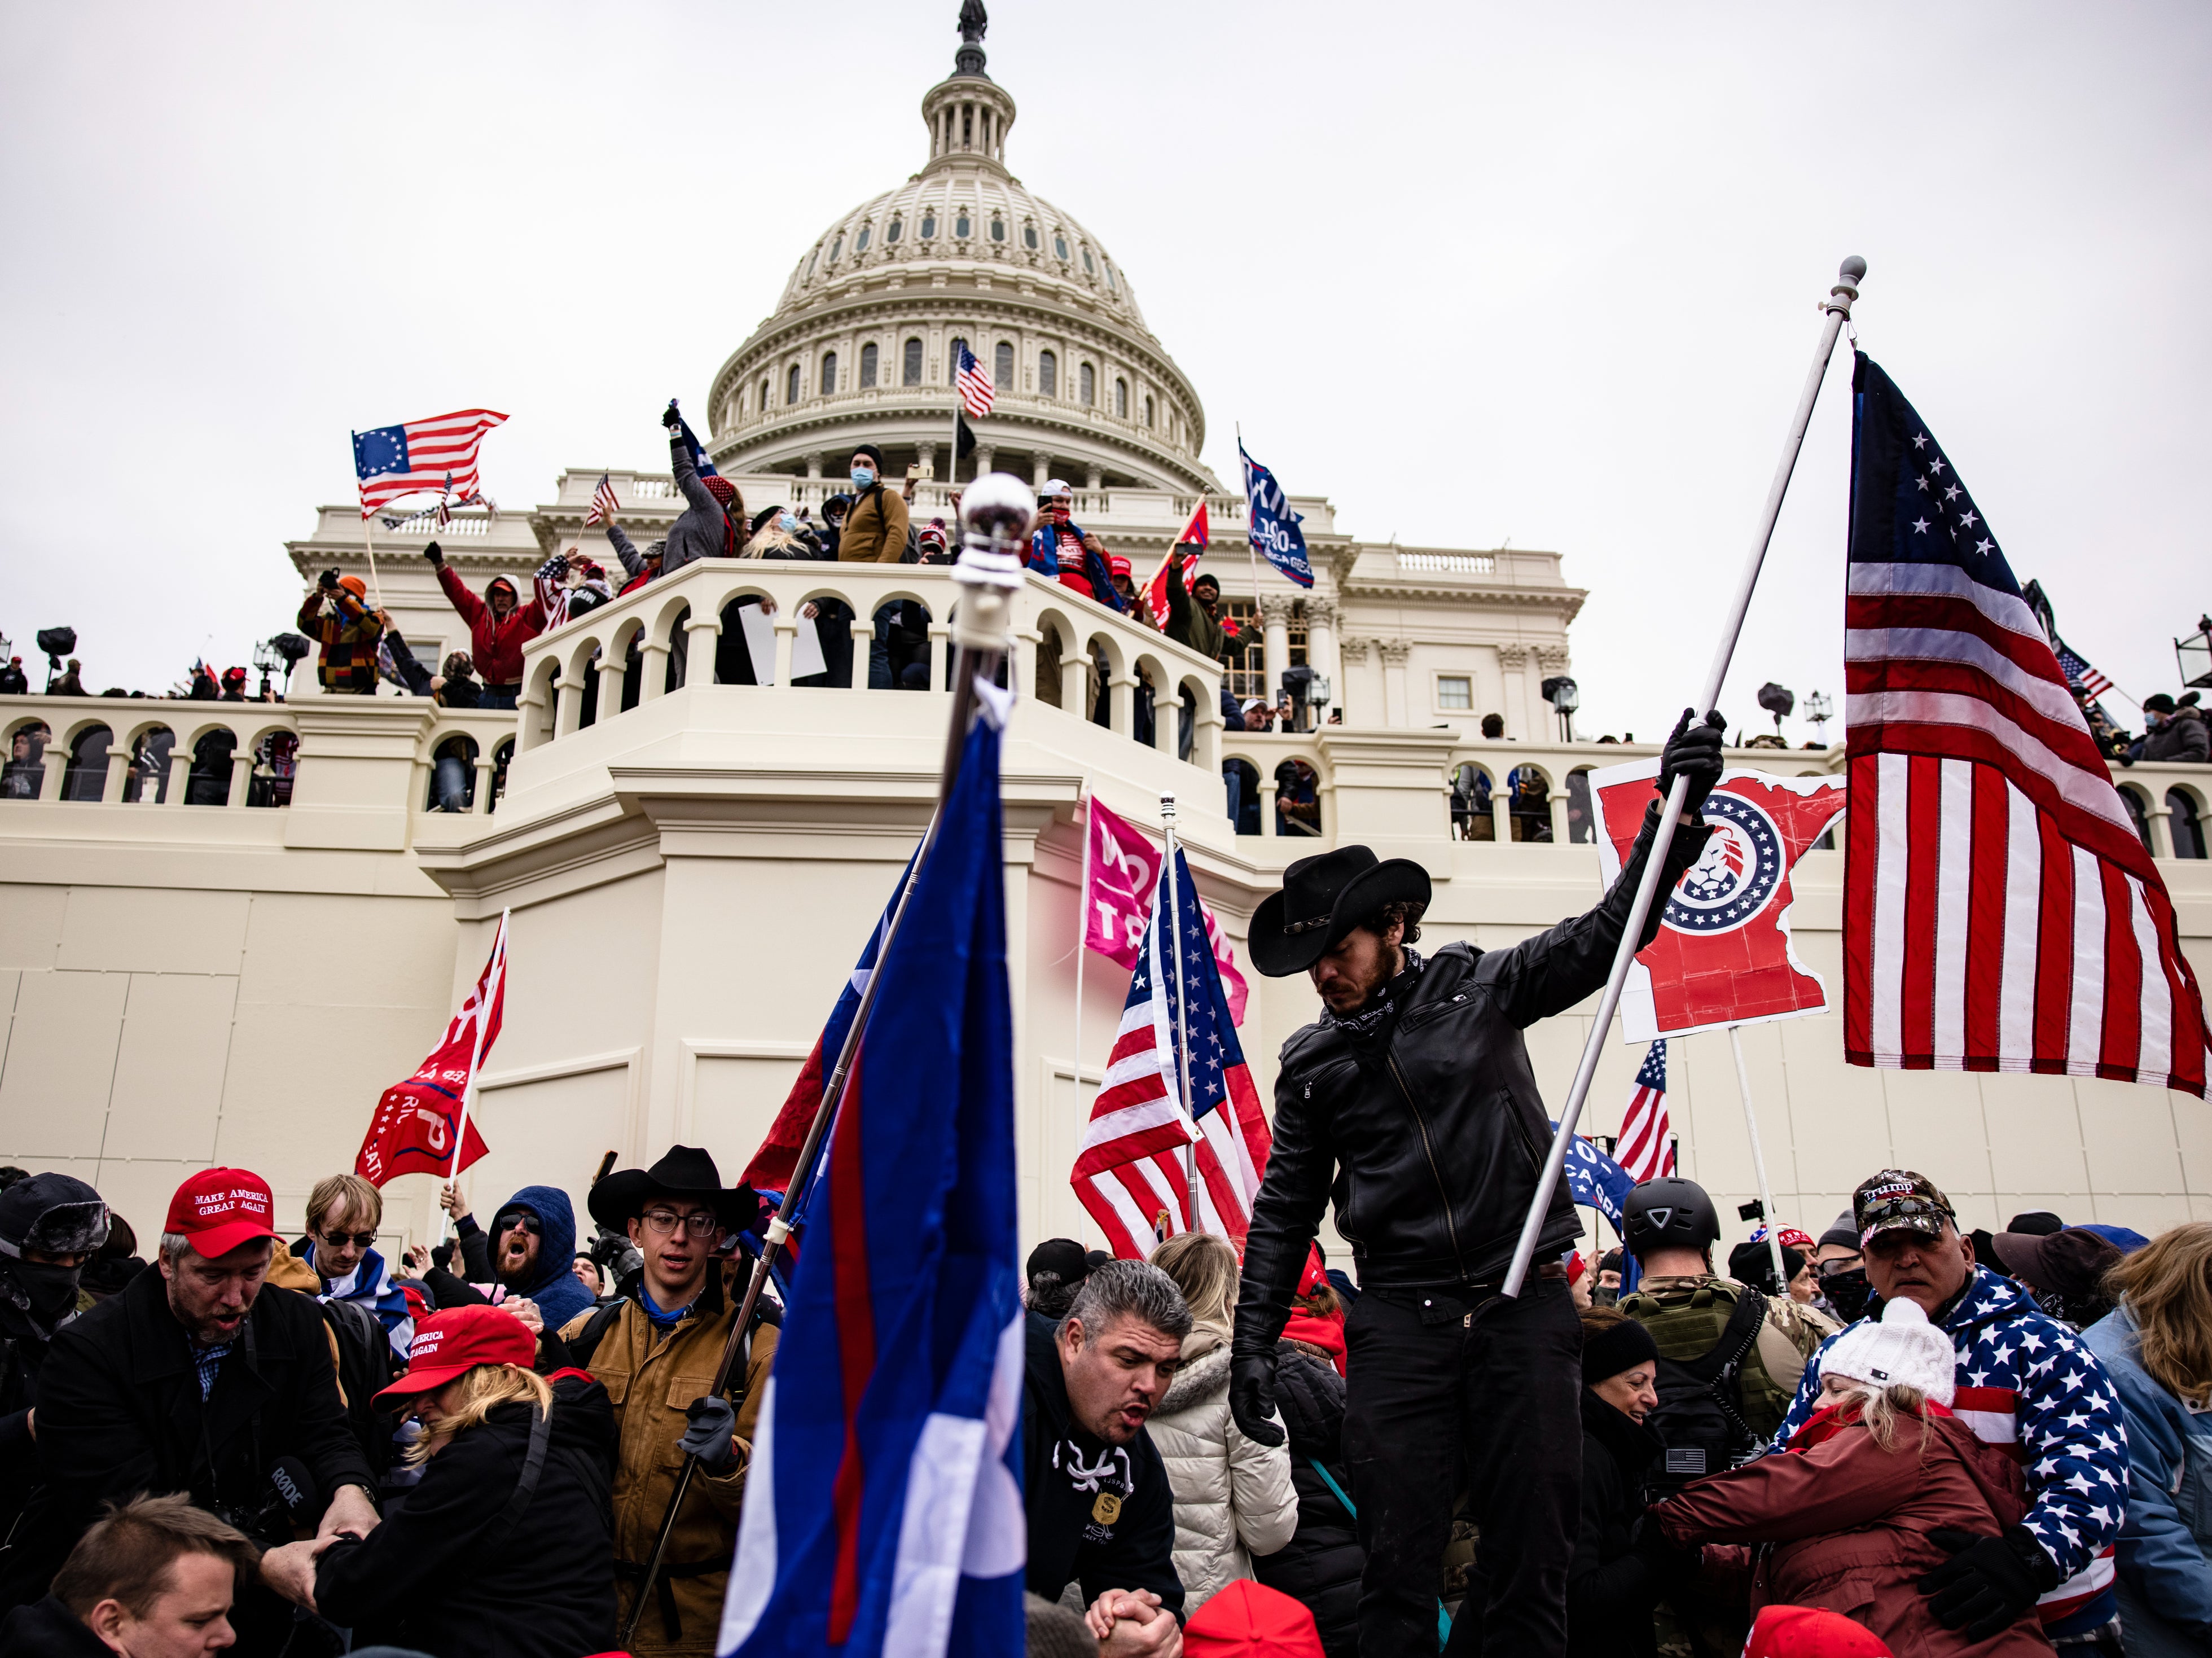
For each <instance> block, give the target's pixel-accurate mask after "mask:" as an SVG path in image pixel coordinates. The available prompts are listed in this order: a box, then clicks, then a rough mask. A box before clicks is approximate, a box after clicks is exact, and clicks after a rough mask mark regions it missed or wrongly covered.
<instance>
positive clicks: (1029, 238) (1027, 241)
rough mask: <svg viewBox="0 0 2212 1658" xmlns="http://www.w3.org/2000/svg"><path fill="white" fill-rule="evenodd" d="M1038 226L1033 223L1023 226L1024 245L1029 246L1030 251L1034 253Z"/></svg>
mask: <svg viewBox="0 0 2212 1658" xmlns="http://www.w3.org/2000/svg"><path fill="white" fill-rule="evenodd" d="M1036 245H1037V234H1036V226H1035V225H1033V224H1025V225H1024V226H1023V227H1022V246H1024V247H1026V248H1028V249H1029V250H1030V252H1032V253H1034V252H1036Z"/></svg>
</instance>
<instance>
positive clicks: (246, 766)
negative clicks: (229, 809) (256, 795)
mask: <svg viewBox="0 0 2212 1658" xmlns="http://www.w3.org/2000/svg"><path fill="white" fill-rule="evenodd" d="M252 776H253V750H251V749H238V750H233V752H232V754H231V756H230V797H229V799H226V800H225V801H224V802H223V805H226V806H243V805H245V804H246V790H247V788H248V786H249V785H250V783H251V781H252Z"/></svg>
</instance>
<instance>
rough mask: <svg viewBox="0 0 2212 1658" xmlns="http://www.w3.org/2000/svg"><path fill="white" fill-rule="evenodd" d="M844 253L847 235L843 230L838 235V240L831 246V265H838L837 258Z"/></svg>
mask: <svg viewBox="0 0 2212 1658" xmlns="http://www.w3.org/2000/svg"><path fill="white" fill-rule="evenodd" d="M844 251H845V233H844V232H843V231H842V230H841V231H839V232H838V233H837V239H836V240H835V241H833V242H831V243H830V244H829V263H830V264H836V263H837V256H838V255H839V254H840V253H842V252H844Z"/></svg>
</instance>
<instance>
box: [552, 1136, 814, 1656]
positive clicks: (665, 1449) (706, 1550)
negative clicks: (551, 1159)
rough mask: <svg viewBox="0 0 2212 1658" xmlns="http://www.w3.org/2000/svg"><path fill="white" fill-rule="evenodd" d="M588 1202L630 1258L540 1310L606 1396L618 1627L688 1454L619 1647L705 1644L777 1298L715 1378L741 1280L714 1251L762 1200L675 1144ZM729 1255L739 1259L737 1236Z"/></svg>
mask: <svg viewBox="0 0 2212 1658" xmlns="http://www.w3.org/2000/svg"><path fill="white" fill-rule="evenodd" d="M591 1207H592V1219H594V1220H596V1221H598V1222H599V1224H601V1225H603V1226H607V1227H619V1228H621V1229H623V1230H625V1231H626V1232H627V1233H628V1234H629V1238H630V1241H631V1242H634V1243H635V1244H636V1245H637V1247H638V1248H639V1249H640V1250H641V1252H642V1254H643V1262H642V1265H641V1269H640V1271H639V1272H638V1275H637V1276H636V1278H634V1279H630V1280H628V1281H626V1283H625V1284H624V1288H623V1295H622V1297H620V1298H619V1299H618V1300H617V1301H615V1302H614V1303H611V1305H608V1306H605V1307H600V1308H597V1309H593V1308H592V1307H591V1306H590V1305H589V1297H586V1298H585V1308H584V1310H583V1311H581V1312H580V1313H579V1314H577V1315H574V1316H572V1317H571V1318H569V1319H568V1321H566V1323H565V1324H562V1325H561V1326H558V1328H559V1330H560V1338H559V1339H560V1341H561V1342H562V1344H564V1345H565V1346H566V1348H567V1352H566V1355H565V1357H566V1361H567V1362H568V1363H574V1364H576V1365H579V1366H583V1367H588V1368H589V1370H591V1373H592V1376H595V1377H597V1378H598V1379H599V1381H601V1382H605V1384H606V1388H607V1392H608V1394H609V1395H610V1396H611V1398H612V1399H613V1400H614V1409H615V1436H616V1452H615V1479H614V1510H615V1518H614V1524H615V1574H616V1579H617V1585H618V1588H619V1590H620V1594H621V1606H620V1616H619V1618H618V1619H617V1623H616V1627H617V1629H628V1628H629V1623H630V1619H631V1617H632V1616H633V1614H634V1612H635V1608H636V1606H637V1599H638V1594H639V1593H640V1591H641V1588H642V1587H643V1580H644V1576H645V1564H646V1562H647V1560H649V1559H650V1558H652V1556H653V1542H654V1540H655V1539H657V1538H658V1537H659V1534H660V1526H661V1521H663V1520H665V1518H666V1517H667V1514H668V1503H669V1499H670V1498H671V1497H674V1496H675V1494H676V1480H677V1476H678V1471H679V1470H680V1469H681V1468H682V1467H683V1461H684V1456H685V1455H692V1456H696V1457H697V1458H698V1459H699V1473H698V1475H697V1477H696V1478H694V1479H693V1480H692V1482H691V1485H690V1490H689V1491H686V1492H685V1494H684V1506H683V1508H682V1509H681V1510H679V1511H678V1515H677V1516H676V1528H675V1530H674V1531H672V1532H671V1533H669V1538H668V1552H667V1555H666V1558H665V1559H664V1561H663V1563H662V1564H661V1568H660V1576H659V1580H658V1581H657V1582H655V1584H654V1585H653V1601H654V1605H653V1607H651V1608H648V1609H647V1612H646V1615H645V1617H644V1619H642V1620H641V1622H640V1623H639V1625H638V1626H637V1633H636V1634H635V1636H634V1637H631V1642H632V1644H631V1645H630V1647H629V1650H630V1651H631V1652H633V1653H636V1654H638V1655H640V1658H675V1655H684V1658H713V1654H714V1637H715V1636H716V1635H717V1634H718V1633H719V1632H720V1627H721V1615H722V1600H723V1594H724V1591H725V1590H726V1588H727V1587H728V1584H729V1572H730V1561H731V1558H732V1555H733V1554H734V1553H735V1552H736V1548H737V1539H738V1517H739V1515H740V1513H741V1512H742V1510H743V1508H744V1496H745V1470H746V1467H747V1466H748V1464H749V1463H750V1460H751V1453H752V1436H753V1427H754V1424H755V1423H756V1422H757V1421H758V1419H759V1417H760V1408H761V1395H762V1390H763V1388H764V1387H765V1385H766V1383H767V1380H768V1372H769V1364H770V1363H772V1362H773V1361H774V1359H775V1343H776V1326H775V1306H774V1303H770V1302H769V1301H767V1300H765V1299H763V1301H762V1302H761V1303H759V1306H758V1307H757V1309H756V1310H755V1313H754V1316H753V1322H752V1327H751V1328H750V1329H749V1330H748V1331H747V1332H746V1334H745V1341H746V1346H745V1350H744V1354H743V1356H742V1359H741V1362H740V1363H738V1366H737V1367H736V1368H735V1369H734V1370H732V1383H733V1384H734V1385H733V1387H732V1388H730V1389H729V1390H727V1391H726V1392H725V1393H722V1394H717V1393H715V1392H714V1372H715V1370H716V1369H717V1368H718V1367H719V1366H720V1363H721V1358H722V1351H723V1349H724V1348H726V1346H728V1345H729V1340H730V1329H731V1326H732V1324H733V1323H734V1322H735V1321H736V1320H737V1315H738V1309H737V1307H736V1306H735V1304H734V1303H733V1298H732V1292H733V1291H735V1293H736V1294H737V1295H742V1293H743V1291H741V1290H737V1288H736V1285H737V1284H738V1283H741V1282H742V1279H738V1280H732V1281H728V1282H726V1280H725V1277H724V1274H723V1272H722V1270H721V1266H722V1263H721V1261H720V1260H719V1259H717V1257H718V1255H719V1254H720V1246H721V1242H722V1239H723V1238H724V1237H725V1236H727V1235H729V1234H732V1233H734V1232H735V1231H736V1230H738V1227H740V1226H742V1225H749V1224H752V1223H753V1222H755V1221H757V1219H758V1218H759V1215H760V1199H758V1198H757V1196H755V1195H754V1194H753V1193H752V1191H751V1190H750V1188H749V1187H742V1186H739V1187H724V1186H723V1184H722V1177H721V1175H720V1172H719V1171H718V1170H717V1169H715V1167H714V1158H713V1157H710V1156H708V1154H707V1153H706V1152H705V1151H701V1150H700V1149H699V1148H698V1147H697V1146H692V1145H678V1146H671V1148H670V1149H669V1151H668V1153H667V1155H666V1156H665V1157H662V1158H661V1159H660V1161H659V1162H658V1163H654V1164H653V1167H652V1168H650V1169H618V1170H617V1171H616V1172H615V1173H613V1174H611V1175H608V1176H606V1178H605V1179H604V1180H602V1181H599V1182H598V1183H597V1184H596V1185H594V1186H593V1187H592V1194H591ZM564 1248H565V1246H564ZM563 1258H564V1259H565V1255H564V1257H563ZM738 1265H739V1266H746V1265H748V1262H747V1258H746V1257H745V1255H744V1253H743V1252H742V1250H740V1252H739V1253H738ZM570 1282H571V1283H574V1282H575V1280H574V1278H571V1279H570ZM577 1287H578V1289H579V1290H581V1288H582V1286H581V1285H580V1284H579V1285H578V1286H577ZM545 1323H546V1327H547V1328H548V1329H553V1328H556V1324H555V1322H554V1319H553V1315H551V1314H550V1313H548V1314H547V1315H546V1318H545ZM551 1347H552V1344H551V1343H550V1342H549V1343H548V1348H549V1351H550V1349H551ZM553 1356H554V1357H562V1355H560V1354H558V1353H555V1354H554V1355H553Z"/></svg>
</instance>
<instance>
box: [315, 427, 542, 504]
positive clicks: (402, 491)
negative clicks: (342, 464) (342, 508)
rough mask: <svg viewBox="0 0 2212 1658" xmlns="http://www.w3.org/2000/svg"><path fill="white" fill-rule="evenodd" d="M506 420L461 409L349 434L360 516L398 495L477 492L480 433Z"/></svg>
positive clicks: (466, 494) (464, 496)
mask: <svg viewBox="0 0 2212 1658" xmlns="http://www.w3.org/2000/svg"><path fill="white" fill-rule="evenodd" d="M506 420H507V416H504V415H501V414H497V413H495V412H494V411H493V410H489V409H464V410H459V412H458V413H455V414H451V415H435V416H432V417H431V418H430V419H428V420H410V421H408V422H404V423H403V424H401V425H398V426H380V427H378V428H375V429H374V431H369V432H356V433H355V434H353V470H354V473H355V476H356V477H358V478H359V479H360V480H361V515H362V517H363V518H365V519H366V518H369V517H373V516H374V513H375V511H376V509H377V508H378V507H381V506H383V505H384V504H385V503H386V502H387V501H397V500H398V499H399V498H400V496H402V495H425V494H431V495H459V497H460V499H461V500H463V501H467V500H468V499H469V498H470V497H471V496H472V495H475V494H476V493H477V485H478V483H479V479H478V477H477V447H478V446H480V445H481V444H482V443H483V439H484V434H485V433H487V432H489V431H490V430H491V428H493V427H495V426H499V425H502V424H504V423H505V422H506Z"/></svg>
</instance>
